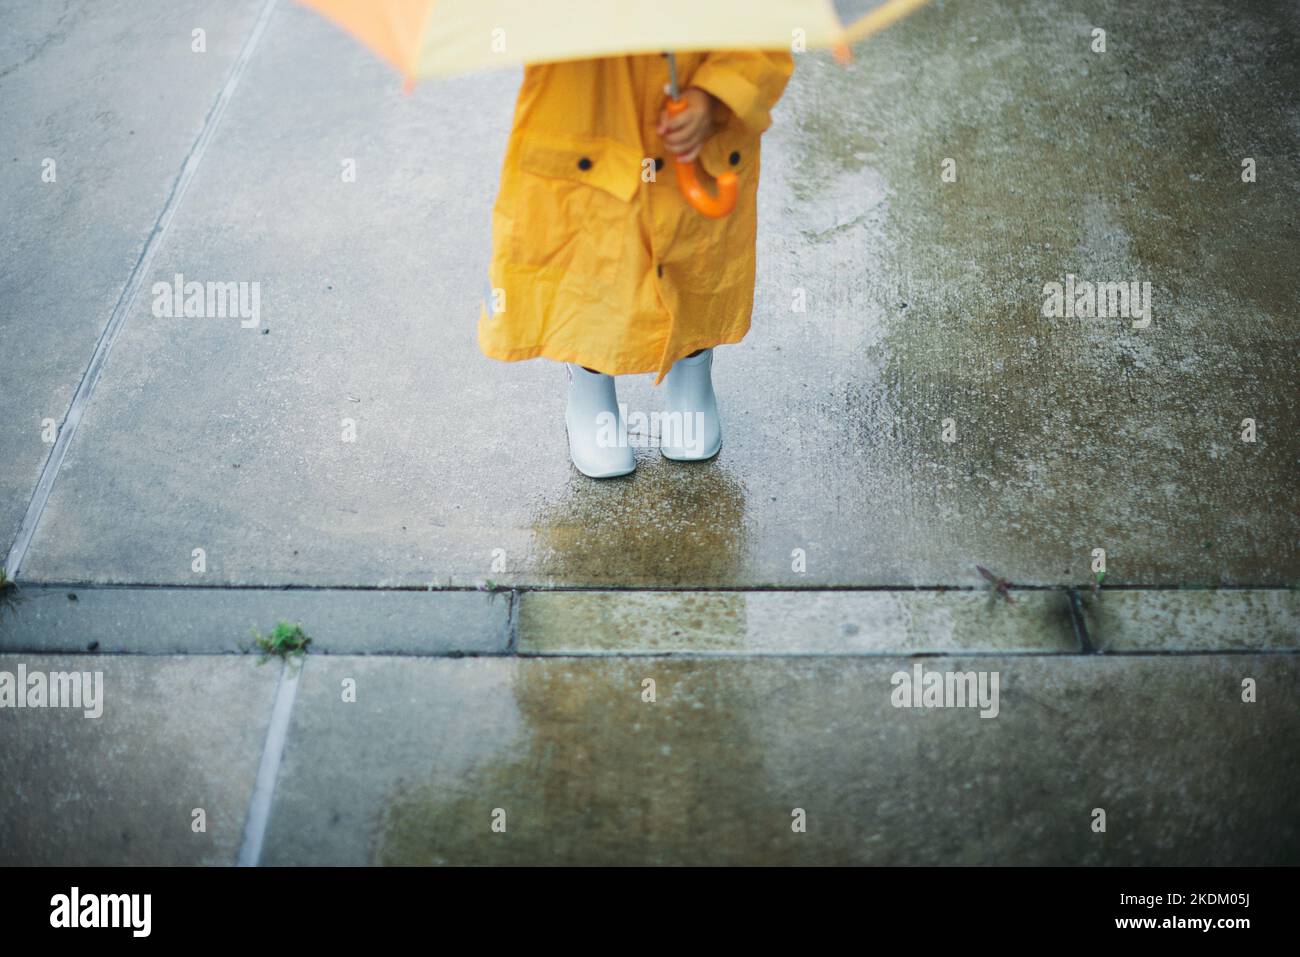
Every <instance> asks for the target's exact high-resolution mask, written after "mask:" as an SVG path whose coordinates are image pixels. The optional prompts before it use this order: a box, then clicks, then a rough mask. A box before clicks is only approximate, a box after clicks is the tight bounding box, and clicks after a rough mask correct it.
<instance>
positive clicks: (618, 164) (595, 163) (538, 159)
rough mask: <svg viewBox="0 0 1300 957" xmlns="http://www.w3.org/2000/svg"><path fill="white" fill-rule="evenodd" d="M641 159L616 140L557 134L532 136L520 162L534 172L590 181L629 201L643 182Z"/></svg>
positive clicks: (587, 182) (552, 176)
mask: <svg viewBox="0 0 1300 957" xmlns="http://www.w3.org/2000/svg"><path fill="white" fill-rule="evenodd" d="M641 160H642V156H641V154H640V153H638V152H637V151H636V150H634V149H632V148H631V147H629V146H625V145H623V144H622V143H616V142H614V141H613V140H607V139H601V138H597V137H560V136H556V135H553V134H552V135H548V136H545V137H543V136H532V137H529V139H528V140H527V141H526V142H525V143H524V144H523V149H522V150H521V152H520V165H521V166H522V167H523V168H524V169H525V170H527V171H528V172H530V173H535V174H537V175H538V176H548V177H550V178H552V179H566V180H570V181H572V182H576V183H586V184H588V185H589V186H595V187H596V188H597V189H602V190H604V191H605V192H607V193H609V194H610V195H612V196H615V197H617V198H618V199H620V200H622V201H623V202H625V203H627V202H631V200H632V197H633V196H635V195H636V191H637V189H638V187H639V186H640V184H641Z"/></svg>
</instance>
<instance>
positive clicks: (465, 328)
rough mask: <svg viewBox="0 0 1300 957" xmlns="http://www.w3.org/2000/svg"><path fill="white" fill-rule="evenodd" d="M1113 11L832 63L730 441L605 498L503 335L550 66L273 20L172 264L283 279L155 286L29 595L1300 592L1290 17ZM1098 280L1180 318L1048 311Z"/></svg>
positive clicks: (968, 7)
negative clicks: (184, 288)
mask: <svg viewBox="0 0 1300 957" xmlns="http://www.w3.org/2000/svg"><path fill="white" fill-rule="evenodd" d="M1092 17H1093V18H1095V19H1096V20H1097V22H1098V23H1102V24H1103V25H1104V27H1105V28H1106V29H1107V30H1108V37H1109V46H1108V49H1107V52H1106V53H1104V54H1098V53H1094V52H1092V51H1091V49H1090V43H1091V36H1090V29H1091V24H1092V21H1091V20H1090V19H1088V18H1086V17H1085V16H1084V15H1083V14H1082V13H1080V12H1079V11H1077V10H1075V9H1074V8H1066V7H1064V6H1062V5H1060V4H1057V3H1037V4H1020V3H997V4H979V5H976V4H960V3H952V2H936V3H934V4H932V5H931V6H930V7H928V8H927V9H925V10H923V11H921V12H920V13H918V14H916V15H915V17H913V18H911V19H910V20H909V21H908V22H907V23H906V24H904V25H903V26H901V27H899V28H896V29H893V30H890V31H887V32H886V33H885V34H883V35H882V36H880V37H879V38H877V39H874V40H873V41H871V42H870V43H869V44H867V45H866V46H865V47H864V48H863V49H862V51H861V53H860V55H859V56H858V59H857V60H856V62H855V63H854V64H853V65H852V66H850V67H848V68H843V67H839V66H836V65H834V64H833V63H832V62H831V61H830V60H829V58H827V57H825V56H823V55H821V54H816V55H808V56H804V57H801V58H800V61H799V64H798V67H797V69H796V74H795V78H794V81H793V82H792V84H791V87H790V90H789V93H788V95H787V97H786V99H785V100H784V101H783V103H782V105H781V106H780V107H779V109H778V112H777V119H776V123H775V125H774V127H773V129H772V130H771V131H770V133H769V134H768V136H767V137H766V140H765V156H764V174H763V176H764V182H763V187H762V193H761V200H760V202H761V224H762V225H761V229H760V250H759V253H760V267H759V275H760V279H759V288H758V305H757V308H756V312H755V327H754V331H753V332H752V333H751V336H750V338H749V339H748V340H747V341H746V342H745V343H744V344H742V345H741V346H739V347H733V348H727V349H724V350H721V351H720V352H719V355H718V360H717V365H716V369H717V372H716V378H717V383H718V387H719V392H720V396H721V403H722V412H723V416H724V425H725V429H726V433H725V444H724V448H723V452H722V455H721V456H720V457H719V459H718V460H716V461H714V462H711V463H708V464H705V465H682V464H678V463H668V462H664V461H662V460H661V459H659V457H658V455H657V453H656V452H655V451H654V450H646V451H645V452H643V453H641V457H640V461H641V465H640V468H639V470H638V472H637V473H636V474H635V476H633V477H631V478H629V479H626V480H620V481H616V482H609V483H605V484H596V483H593V482H592V481H589V480H586V479H584V478H583V477H582V476H580V475H578V474H576V473H575V472H574V471H573V470H572V469H571V467H570V465H569V463H568V462H567V458H566V455H565V442H564V433H563V427H562V422H561V412H562V402H563V375H562V372H561V371H560V370H559V369H558V367H556V366H554V365H553V364H549V363H545V362H540V361H539V362H532V363H525V364H518V365H513V366H506V365H502V364H498V363H493V362H489V361H488V360H486V359H483V358H482V357H481V356H479V355H478V354H477V350H476V346H475V344H474V334H473V324H474V320H475V317H476V316H477V309H478V306H477V303H478V300H479V298H480V297H481V296H482V291H483V281H482V277H483V270H484V267H485V264H486V259H487V254H488V247H487V223H488V209H489V205H490V203H491V199H492V196H493V194H494V190H495V183H496V179H497V170H498V166H499V162H500V150H501V145H502V143H503V142H504V136H505V132H506V127H507V124H508V122H509V116H510V108H511V100H512V97H513V93H514V87H515V84H516V82H517V75H516V74H512V73H502V74H490V75H485V76H480V77H464V78H455V79H452V80H448V81H441V82H436V83H430V84H428V85H425V86H422V87H421V88H420V89H419V90H418V91H417V92H416V94H415V95H414V96H413V97H409V98H403V97H402V96H401V95H400V94H399V93H398V90H397V83H396V81H395V80H394V78H393V77H392V75H391V74H390V73H389V72H388V71H387V70H386V68H384V67H383V66H382V65H381V64H378V63H376V62H373V61H372V60H371V59H370V58H369V57H368V56H367V55H366V54H365V53H364V52H362V51H361V50H359V49H358V48H356V46H355V44H353V43H352V41H350V40H349V39H348V38H346V37H343V36H341V35H338V34H337V32H336V31H334V30H333V29H332V28H331V27H330V26H329V25H328V24H324V23H321V22H318V18H314V17H313V16H312V15H311V14H310V13H309V12H307V11H304V10H301V9H298V8H297V7H295V6H294V5H291V4H282V5H280V6H279V7H278V8H277V10H276V12H275V13H274V14H273V16H272V19H271V22H270V26H269V28H268V30H267V33H266V35H265V37H264V38H263V40H262V43H261V45H260V46H259V48H258V49H257V50H256V52H255V55H254V57H253V60H252V62H251V63H250V65H249V68H248V70H247V72H246V73H245V74H244V77H243V79H242V80H241V82H240V85H239V87H238V88H237V89H236V90H235V93H234V96H233V99H232V100H231V103H230V106H229V109H228V111H227V113H226V114H225V117H224V119H223V121H222V127H221V130H220V134H219V135H218V136H216V137H214V139H213V141H212V143H211V146H210V147H209V149H208V152H207V154H206V155H205V156H204V159H203V163H202V166H201V167H200V169H199V172H198V174H197V176H196V178H195V180H194V183H193V186H192V188H191V190H190V193H189V194H188V196H187V198H186V200H185V202H184V204H183V205H182V207H181V208H180V209H179V211H178V213H177V216H176V219H175V221H174V224H173V225H172V227H171V229H170V230H169V231H168V233H167V235H166V236H165V237H164V240H163V242H162V245H161V247H160V251H159V254H158V258H157V260H156V262H155V264H154V268H153V270H152V272H151V274H150V276H149V277H147V279H148V283H152V282H154V281H156V280H160V279H161V280H167V281H169V280H170V279H171V277H172V276H173V275H174V274H176V273H182V274H184V275H186V276H188V277H192V278H201V279H204V280H207V279H213V280H223V281H247V282H260V283H261V288H262V309H261V322H260V326H259V328H256V329H245V328H241V327H240V325H239V322H238V321H237V320H233V319H225V320H222V319H205V320H192V319H191V320H184V319H165V318H156V317H154V316H153V315H152V314H151V308H152V302H151V299H150V297H149V296H147V295H145V296H142V297H141V298H140V299H139V300H138V301H137V302H136V303H135V307H134V310H133V312H132V313H131V314H130V316H129V318H128V321H127V323H126V326H125V327H124V329H123V332H122V334H121V336H120V338H119V340H118V342H117V344H116V346H115V347H114V350H113V353H112V355H111V356H110V358H109V362H108V365H107V368H106V371H105V374H104V378H103V380H102V381H101V382H100V384H99V386H98V388H97V389H96V391H95V395H94V398H93V401H92V403H91V405H90V407H89V410H88V412H87V415H86V418H85V420H84V422H83V427H82V430H81V431H79V432H78V434H77V437H76V440H75V441H74V443H73V444H72V446H71V448H70V451H69V454H68V458H67V460H66V462H65V464H64V466H63V469H62V471H61V472H60V475H59V479H58V482H57V483H56V484H55V486H54V490H53V494H52V496H51V498H50V501H49V505H48V508H47V509H46V511H45V513H44V516H43V518H42V520H41V523H40V525H39V527H38V529H37V532H36V537H35V539H34V541H33V543H32V548H31V550H30V552H29V553H28V554H27V555H26V557H25V560H24V564H23V568H22V574H23V576H24V577H25V578H27V579H28V580H31V581H42V580H44V581H73V582H77V581H91V582H132V583H133V582H147V583H151V584H186V585H220V584H232V583H234V584H271V585H275V584H288V583H300V584H314V585H355V584H367V585H408V586H417V585H421V584H428V583H430V582H436V583H441V584H460V585H465V584H475V583H480V582H483V581H485V580H491V581H494V582H497V583H505V584H525V585H526V584H562V585H565V584H569V585H572V584H576V585H607V586H618V585H636V586H648V587H655V586H672V587H678V586H695V587H710V586H718V585H724V586H741V587H745V586H756V585H757V586H765V585H781V586H795V587H804V586H826V585H903V586H908V585H917V584H921V585H939V584H959V585H975V584H978V583H979V582H980V579H979V577H978V575H977V573H976V571H975V565H976V564H977V563H978V564H983V565H985V566H987V567H989V568H991V569H993V570H994V572H995V573H997V574H999V575H1002V576H1005V577H1006V578H1008V579H1010V580H1012V581H1014V582H1019V583H1026V584H1035V583H1036V584H1061V583H1083V584H1088V583H1091V581H1092V579H1093V574H1092V572H1091V569H1090V562H1091V556H1092V552H1093V550H1094V549H1096V548H1104V549H1106V552H1107V562H1108V569H1107V578H1106V581H1107V582H1109V583H1115V584H1124V583H1130V584H1131V583H1142V584H1158V585H1171V584H1182V585H1187V584H1192V585H1219V584H1254V585H1293V584H1294V583H1295V581H1296V577H1297V568H1300V556H1298V554H1297V546H1296V543H1297V541H1298V540H1300V524H1298V523H1300V518H1297V512H1296V509H1295V508H1294V507H1293V504H1294V501H1295V499H1296V474H1297V472H1296V464H1297V458H1298V457H1300V456H1298V453H1300V446H1298V445H1297V441H1298V440H1297V428H1296V427H1297V424H1300V423H1298V422H1297V406H1296V390H1295V389H1294V359H1295V354H1296V349H1295V346H1296V345H1297V342H1298V341H1300V334H1298V332H1297V321H1296V302H1297V299H1298V298H1300V297H1298V296H1297V292H1300V289H1298V288H1297V283H1300V280H1298V279H1297V275H1300V273H1298V272H1297V270H1296V269H1295V268H1293V267H1294V265H1295V253H1294V251H1295V249H1296V247H1297V241H1298V240H1300V225H1298V224H1297V221H1296V218H1295V209H1296V199H1297V189H1298V187H1297V183H1300V177H1298V176H1297V173H1298V172H1300V170H1297V164H1298V163H1300V160H1298V159H1297V157H1300V151H1297V150H1296V149H1295V147H1296V145H1297V134H1298V132H1300V123H1298V122H1297V117H1296V112H1295V106H1294V97H1293V92H1294V90H1295V89H1296V86H1297V83H1296V81H1297V80H1300V77H1298V76H1297V72H1298V71H1300V67H1298V66H1297V64H1298V63H1300V56H1297V55H1296V54H1297V53H1298V52H1300V41H1298V40H1297V36H1298V35H1300V32H1298V30H1297V24H1296V17H1297V14H1296V12H1295V9H1294V7H1293V6H1289V5H1287V4H1284V3H1276V4H1259V5H1253V6H1251V7H1249V8H1244V9H1243V8H1240V7H1238V6H1237V5H1233V4H1228V3H1226V2H1208V0H1198V2H1196V3H1193V4H1190V5H1187V6H1185V7H1183V8H1180V10H1179V11H1178V12H1177V14H1174V13H1171V12H1164V11H1162V10H1161V9H1160V8H1158V7H1152V6H1142V5H1135V4H1105V3H1103V4H1100V5H1098V6H1097V9H1096V10H1095V11H1092ZM1206 64H1211V65H1212V66H1213V68H1207V66H1206ZM31 108H34V107H33V106H29V109H31ZM1243 156H1251V157H1253V158H1254V160H1255V161H1256V163H1257V167H1258V181H1257V182H1254V183H1243V182H1241V178H1240V171H1241V160H1242V158H1243ZM945 158H951V159H953V160H954V162H955V164H956V166H955V171H956V181H955V182H951V183H946V182H943V181H942V179H941V173H942V172H943V161H944V159H945ZM346 159H355V160H356V161H357V166H356V169H357V171H358V174H357V179H356V182H352V183H346V182H344V181H343V178H342V176H341V170H342V165H341V164H342V163H343V161H344V160H346ZM475 224H478V225H477V226H476V225H475ZM480 227H481V228H480ZM1067 274H1071V275H1076V276H1078V277H1080V278H1081V279H1089V280H1092V281H1110V280H1117V281H1118V280H1123V281H1135V282H1150V283H1151V284H1152V288H1153V305H1152V322H1151V324H1150V326H1148V327H1146V328H1141V329H1135V328H1133V327H1132V325H1131V323H1130V322H1127V321H1124V320H1118V319H1116V320H1109V319H1106V320H1103V319H1063V318H1062V319H1057V318H1044V317H1043V316H1042V315H1041V314H1040V311H1041V307H1042V304H1043V299H1044V297H1043V294H1042V289H1043V285H1044V283H1046V282H1051V281H1062V280H1064V278H1065V276H1066V275H1067ZM797 297H802V302H804V303H805V304H806V311H802V312H800V311H794V310H792V306H793V305H795V303H796V298H797ZM27 374H28V373H23V375H27ZM35 374H36V373H35V371H33V372H32V373H31V375H35ZM622 394H623V398H624V400H625V401H626V402H628V404H629V406H630V407H631V408H634V409H636V408H644V409H652V408H655V407H657V406H656V404H655V403H656V398H655V396H654V395H653V393H652V391H651V390H650V388H649V382H648V379H645V378H644V377H641V378H638V379H636V380H634V381H629V382H627V383H625V384H624V386H623V393H622ZM1245 418H1253V419H1254V420H1255V421H1256V423H1257V428H1258V437H1257V441H1255V442H1254V443H1247V442H1243V441H1241V439H1240V432H1241V422H1242V420H1243V419H1245ZM345 420H350V421H351V422H352V423H354V424H355V427H356V430H357V440H356V441H355V442H351V443H349V442H346V441H344V440H343V438H342V435H343V432H344V430H345V429H347V428H348V427H349V426H348V424H347V422H346V421H345ZM945 420H951V423H950V425H951V428H952V430H951V431H950V437H952V438H953V439H954V441H952V442H946V441H944V440H943V432H944V428H945ZM199 547H201V548H204V549H205V551H206V553H207V555H208V557H209V561H208V564H207V568H206V571H204V572H203V573H202V574H196V573H195V572H193V571H192V569H191V558H190V556H191V554H192V552H193V549H195V548H199Z"/></svg>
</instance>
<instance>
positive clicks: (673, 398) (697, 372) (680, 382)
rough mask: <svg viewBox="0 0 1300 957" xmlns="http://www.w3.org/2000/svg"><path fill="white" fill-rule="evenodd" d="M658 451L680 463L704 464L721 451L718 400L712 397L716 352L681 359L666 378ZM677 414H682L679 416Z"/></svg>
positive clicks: (704, 352) (710, 350) (706, 351)
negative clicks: (663, 412) (666, 414)
mask: <svg viewBox="0 0 1300 957" xmlns="http://www.w3.org/2000/svg"><path fill="white" fill-rule="evenodd" d="M663 388H664V411H666V412H668V413H669V416H668V418H667V419H666V420H665V421H663V422H662V423H661V425H660V429H661V430H662V434H661V436H660V446H659V451H661V452H662V453H663V454H664V457H665V458H669V459H673V460H674V461H677V462H703V461H704V460H705V459H711V458H713V457H714V456H715V455H717V454H718V450H719V449H721V448H722V423H721V422H720V421H719V419H718V399H717V397H716V396H715V395H714V394H713V350H712V349H705V350H704V351H703V352H701V353H700V354H699V355H698V356H694V357H688V358H685V359H678V360H677V361H676V362H674V363H673V367H672V368H671V369H669V370H668V374H667V375H666V376H664V381H663ZM674 413H680V417H679V416H678V415H675V414H674Z"/></svg>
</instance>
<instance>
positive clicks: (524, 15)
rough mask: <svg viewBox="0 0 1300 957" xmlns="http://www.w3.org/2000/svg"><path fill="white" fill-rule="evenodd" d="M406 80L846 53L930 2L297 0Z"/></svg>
mask: <svg viewBox="0 0 1300 957" xmlns="http://www.w3.org/2000/svg"><path fill="white" fill-rule="evenodd" d="M301 2H303V3H305V4H306V5H307V6H309V7H312V8H313V9H315V10H317V11H319V12H320V13H322V14H323V15H325V16H326V17H328V18H329V19H331V20H333V21H334V22H336V23H338V24H339V25H340V26H341V27H343V28H344V29H345V30H347V31H348V32H350V33H352V34H354V35H355V36H357V37H358V38H359V39H360V40H361V41H362V42H363V43H365V44H366V45H367V46H369V47H370V48H371V49H373V50H374V51H375V52H376V53H378V54H379V55H380V56H381V57H383V58H384V59H385V60H387V61H388V62H389V63H391V64H392V65H393V66H394V67H396V68H397V69H398V70H400V71H401V73H402V75H403V76H404V77H406V79H407V81H408V82H411V81H414V80H417V79H422V78H424V77H429V76H435V75H438V74H447V73H463V72H469V71H473V70H481V69H491V68H494V67H502V66H508V65H512V64H518V63H542V62H550V61H556V60H583V59H588V58H592V57H603V56H621V55H624V54H629V53H658V52H660V51H664V50H675V51H685V50H780V49H790V48H791V47H792V46H794V47H795V48H796V49H797V48H798V47H799V45H802V46H803V47H804V48H806V49H813V48H816V47H837V46H845V45H847V44H849V43H853V42H854V41H856V40H859V39H861V38H862V37H864V36H867V35H869V34H871V33H874V32H876V31H877V30H880V29H883V28H884V27H886V26H888V25H889V24H891V23H893V22H894V21H895V20H897V19H898V18H900V17H902V16H904V15H906V14H908V13H910V12H911V11H912V10H914V9H916V8H917V7H920V6H921V5H923V4H924V3H926V2H927V0H703V2H701V0H565V2H564V3H563V4H548V3H545V2H543V0H301Z"/></svg>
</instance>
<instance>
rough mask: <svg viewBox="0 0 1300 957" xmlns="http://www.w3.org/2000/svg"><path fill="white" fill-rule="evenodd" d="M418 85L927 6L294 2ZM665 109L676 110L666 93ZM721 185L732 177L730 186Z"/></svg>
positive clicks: (824, 34)
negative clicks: (459, 75) (441, 78)
mask: <svg viewBox="0 0 1300 957" xmlns="http://www.w3.org/2000/svg"><path fill="white" fill-rule="evenodd" d="M300 2H302V3H304V4H306V5H307V6H309V7H312V8H313V9H315V10H317V11H319V12H320V13H321V14H323V15H324V16H326V17H328V18H329V19H330V20H333V21H334V22H335V23H337V24H338V25H339V26H341V27H343V29H345V30H347V31H348V32H349V33H352V34H353V35H355V36H356V37H357V38H358V39H360V40H361V41H362V42H363V43H365V44H366V45H367V46H369V47H370V48H371V49H372V50H374V51H375V52H376V53H377V54H378V55H379V56H381V57H382V58H383V59H385V60H387V61H388V62H389V63H391V64H392V65H393V66H394V67H396V68H397V69H398V70H399V71H400V72H401V74H402V76H403V77H404V78H405V80H406V84H407V88H408V89H409V88H410V86H411V85H412V84H414V82H415V81H416V80H419V79H424V78H425V77H430V76H436V75H439V74H448V73H465V72H470V71H474V70H482V69H491V68H494V67H503V66H509V65H514V64H520V63H545V62H553V61H557V60H586V59H591V58H595V57H606V56H623V55H627V54H634V53H659V52H662V51H666V50H673V51H678V50H778V49H792V50H794V51H795V52H799V51H801V50H805V49H815V48H818V47H831V48H833V49H835V50H836V52H837V55H839V56H841V57H842V58H843V57H847V55H848V47H849V44H851V43H853V42H855V41H857V40H860V39H862V38H863V37H865V36H868V35H869V34H872V33H875V32H876V31H878V30H882V29H884V28H885V27H887V26H889V25H890V24H891V23H893V22H894V21H895V20H898V19H899V18H900V17H903V16H905V15H907V14H908V13H911V12H912V11H913V10H915V9H916V8H918V7H920V6H922V5H923V4H925V3H926V2H928V0H564V2H563V3H545V2H543V0H300ZM671 98H672V99H671V100H670V103H669V107H668V108H669V109H670V110H671V109H673V108H674V103H676V102H677V91H676V90H675V89H674V90H672V91H671ZM676 166H677V178H678V184H679V185H680V187H681V189H682V192H683V193H684V194H685V195H686V197H687V198H688V199H689V200H690V202H691V205H693V206H694V207H695V208H696V209H697V210H699V211H700V212H701V213H703V214H704V215H706V216H714V217H717V216H725V215H726V214H727V213H728V212H730V211H731V208H732V206H733V205H734V202H735V194H736V182H735V177H734V175H732V174H730V173H724V174H723V175H722V176H720V177H719V178H718V196H717V197H716V198H715V197H713V196H710V195H709V193H708V192H707V191H705V189H704V188H703V187H702V186H701V185H700V184H699V181H698V179H697V177H696V175H695V170H694V166H693V165H692V164H682V163H678V164H676ZM728 178H730V179H729V180H728Z"/></svg>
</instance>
